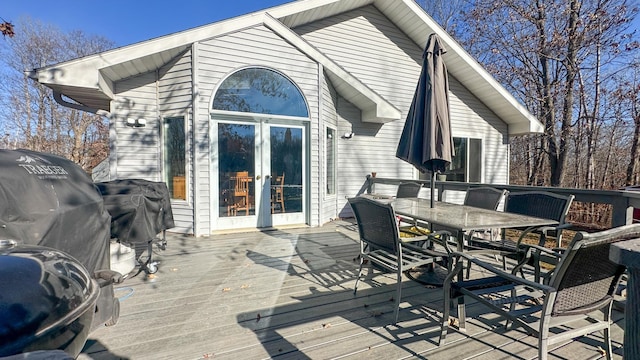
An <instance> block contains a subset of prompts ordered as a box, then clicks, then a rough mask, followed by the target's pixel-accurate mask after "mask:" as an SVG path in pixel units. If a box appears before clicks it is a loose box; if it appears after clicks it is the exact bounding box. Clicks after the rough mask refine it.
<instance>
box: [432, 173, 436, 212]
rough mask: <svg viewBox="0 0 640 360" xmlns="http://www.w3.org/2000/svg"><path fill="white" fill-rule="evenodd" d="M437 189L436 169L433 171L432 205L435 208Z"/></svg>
mask: <svg viewBox="0 0 640 360" xmlns="http://www.w3.org/2000/svg"><path fill="white" fill-rule="evenodd" d="M435 189H436V172H435V170H432V171H431V207H432V208H433V207H434V205H435V195H434V194H435Z"/></svg>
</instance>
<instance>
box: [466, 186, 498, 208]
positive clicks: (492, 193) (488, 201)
mask: <svg viewBox="0 0 640 360" xmlns="http://www.w3.org/2000/svg"><path fill="white" fill-rule="evenodd" d="M507 193H508V191H507V190H500V189H496V188H492V187H488V186H482V187H470V188H468V189H467V194H466V195H465V197H464V204H465V205H469V206H475V207H478V208H482V209H489V210H496V209H497V208H498V205H499V204H500V201H502V198H504V197H505V195H506V194H507Z"/></svg>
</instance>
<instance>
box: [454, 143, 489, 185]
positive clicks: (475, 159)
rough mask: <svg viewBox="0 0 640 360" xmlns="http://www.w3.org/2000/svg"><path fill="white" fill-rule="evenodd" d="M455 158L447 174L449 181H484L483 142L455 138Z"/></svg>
mask: <svg viewBox="0 0 640 360" xmlns="http://www.w3.org/2000/svg"><path fill="white" fill-rule="evenodd" d="M453 145H454V148H455V156H454V157H453V159H451V164H450V165H449V169H448V170H447V171H446V172H445V174H446V175H447V180H450V181H461V182H481V181H482V140H481V139H473V138H457V137H454V138H453Z"/></svg>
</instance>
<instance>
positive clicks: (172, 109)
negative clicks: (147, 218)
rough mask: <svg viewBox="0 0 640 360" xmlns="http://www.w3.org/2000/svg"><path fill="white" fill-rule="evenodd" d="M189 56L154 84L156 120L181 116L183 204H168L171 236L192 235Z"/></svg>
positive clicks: (166, 69) (169, 67)
mask: <svg viewBox="0 0 640 360" xmlns="http://www.w3.org/2000/svg"><path fill="white" fill-rule="evenodd" d="M191 67H192V53H191V51H187V52H185V53H184V54H182V55H181V56H179V57H177V58H175V59H173V61H171V62H169V64H167V65H166V66H164V67H163V68H161V69H160V71H159V76H160V79H159V81H158V102H159V108H160V117H161V118H162V119H164V118H167V117H174V116H182V117H184V119H185V126H186V129H185V130H186V134H187V138H186V144H185V145H186V146H185V149H186V154H185V159H186V163H185V164H186V181H187V200H186V201H181V200H174V201H172V203H171V208H172V212H173V220H174V222H175V225H176V226H175V228H174V229H172V231H174V232H181V233H193V232H194V208H193V206H192V205H193V186H192V184H193V166H192V159H193V147H192V144H193V140H192V137H191V134H192V128H191V121H190V116H191V115H190V110H191V104H192V92H193V90H192V89H193V84H192V78H193V75H192V71H191Z"/></svg>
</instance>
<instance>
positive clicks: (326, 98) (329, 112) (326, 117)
mask: <svg viewBox="0 0 640 360" xmlns="http://www.w3.org/2000/svg"><path fill="white" fill-rule="evenodd" d="M337 102H338V94H337V93H336V90H335V89H334V87H333V86H332V85H331V82H330V81H329V80H328V79H327V77H326V76H324V75H323V76H322V106H321V109H322V112H321V114H320V116H321V119H322V121H321V122H322V123H323V124H324V126H323V127H322V128H321V129H320V132H321V134H322V136H321V138H322V139H324V141H322V144H321V151H320V162H319V165H320V180H321V181H320V184H321V185H320V194H321V195H322V196H321V199H322V202H321V203H322V208H321V215H320V223H321V224H324V223H326V222H328V221H330V220H331V219H334V218H336V217H337V214H338V213H339V209H338V208H337V206H338V201H337V199H338V192H337V190H338V189H337V186H336V193H334V194H331V195H330V194H327V191H326V189H327V181H326V179H327V170H328V169H327V168H326V164H327V160H326V159H327V157H326V153H325V149H326V145H327V144H326V141H327V139H326V138H325V136H324V135H325V129H326V127H331V128H332V129H334V130H335V131H336V134H335V137H334V139H333V141H335V142H336V144H337V142H338V141H339V140H340V132H339V131H338V111H337ZM338 154H339V151H337V147H336V154H335V159H334V161H336V165H337V161H338Z"/></svg>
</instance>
